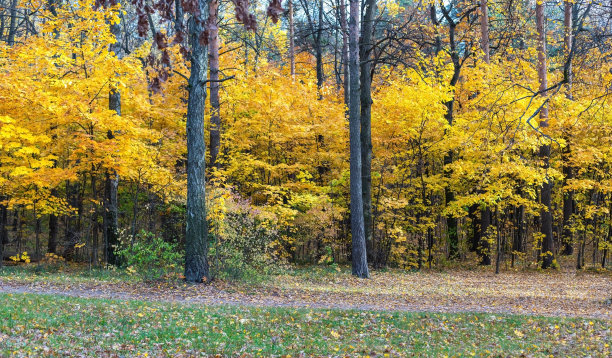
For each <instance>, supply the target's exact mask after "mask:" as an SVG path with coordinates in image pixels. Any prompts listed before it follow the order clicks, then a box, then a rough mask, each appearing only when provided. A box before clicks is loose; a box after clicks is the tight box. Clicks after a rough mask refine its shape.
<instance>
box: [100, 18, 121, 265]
mask: <svg viewBox="0 0 612 358" xmlns="http://www.w3.org/2000/svg"><path fill="white" fill-rule="evenodd" d="M110 30H111V33H112V34H113V36H114V37H115V39H116V42H115V43H114V44H111V45H110V51H111V52H113V53H114V54H115V56H117V57H119V58H121V26H120V24H118V23H117V24H113V25H111V26H110ZM108 109H110V110H112V111H114V112H115V113H117V115H118V116H121V93H120V92H119V90H118V89H116V88H111V90H110V92H109V94H108ZM106 137H107V139H108V140H113V139H114V138H115V135H114V134H113V132H112V131H111V130H109V131H108V133H107V134H106ZM118 187H119V175H117V173H116V172H115V171H114V170H108V171H107V172H106V178H105V183H104V218H103V225H104V248H105V252H106V262H107V263H108V264H110V265H117V264H119V262H118V257H117V255H115V247H116V246H117V245H118V244H119V223H118V220H119V199H118V197H117V195H118V191H119V190H118Z"/></svg>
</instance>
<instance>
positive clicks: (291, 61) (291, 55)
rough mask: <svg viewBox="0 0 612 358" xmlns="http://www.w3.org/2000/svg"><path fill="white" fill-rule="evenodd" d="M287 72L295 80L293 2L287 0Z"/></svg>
mask: <svg viewBox="0 0 612 358" xmlns="http://www.w3.org/2000/svg"><path fill="white" fill-rule="evenodd" d="M289 71H290V73H291V78H295V24H294V23H293V0H289ZM211 95H212V94H211Z"/></svg>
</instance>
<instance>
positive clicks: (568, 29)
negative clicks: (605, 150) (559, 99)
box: [561, 1, 574, 255]
mask: <svg viewBox="0 0 612 358" xmlns="http://www.w3.org/2000/svg"><path fill="white" fill-rule="evenodd" d="M564 6H565V7H564V11H563V14H564V16H563V32H564V41H563V43H564V49H565V58H566V60H565V61H566V63H565V69H564V71H565V81H566V86H567V92H566V97H567V99H569V100H572V99H573V98H574V97H573V94H572V82H573V78H572V75H573V74H572V42H573V41H572V39H573V36H572V33H573V29H572V27H573V26H572V22H573V21H572V20H573V19H572V18H573V7H574V3H573V2H572V1H565V2H564ZM568 130H569V128H565V132H567V131H568ZM564 137H565V141H566V146H565V148H564V149H563V153H562V160H563V175H564V181H565V182H567V181H568V180H571V179H572V178H573V174H574V171H573V169H572V167H571V165H570V164H569V157H570V153H571V147H570V135H569V133H564ZM573 213H574V191H573V190H567V191H564V193H563V230H562V232H561V241H562V244H563V251H562V254H564V255H571V254H572V253H573V252H574V245H573V243H572V231H571V228H570V224H571V222H570V220H571V217H572V214H573Z"/></svg>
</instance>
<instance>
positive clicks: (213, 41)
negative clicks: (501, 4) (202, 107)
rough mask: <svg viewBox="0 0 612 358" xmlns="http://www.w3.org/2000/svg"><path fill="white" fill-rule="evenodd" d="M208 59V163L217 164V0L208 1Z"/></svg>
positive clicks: (218, 131) (218, 135)
mask: <svg viewBox="0 0 612 358" xmlns="http://www.w3.org/2000/svg"><path fill="white" fill-rule="evenodd" d="M208 5H209V20H208V21H209V22H210V23H211V24H212V26H211V27H210V28H209V39H208V48H209V53H208V61H209V65H210V165H211V166H215V165H216V164H217V156H218V155H219V148H220V146H221V112H220V106H221V105H220V102H219V87H220V83H219V28H218V27H217V21H218V15H219V0H210V2H209V4H208Z"/></svg>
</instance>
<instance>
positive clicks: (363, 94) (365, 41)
mask: <svg viewBox="0 0 612 358" xmlns="http://www.w3.org/2000/svg"><path fill="white" fill-rule="evenodd" d="M375 11H376V1H375V0H366V2H365V15H364V18H363V22H362V23H361V43H360V44H359V59H360V63H361V66H360V70H361V80H360V84H361V87H360V88H361V90H360V99H361V136H360V139H361V184H362V192H363V222H364V231H365V239H366V247H367V252H368V261H369V262H372V260H373V256H372V253H373V252H374V248H373V247H372V65H371V62H370V60H371V52H372V42H373V35H374V33H373V32H374V13H375Z"/></svg>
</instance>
